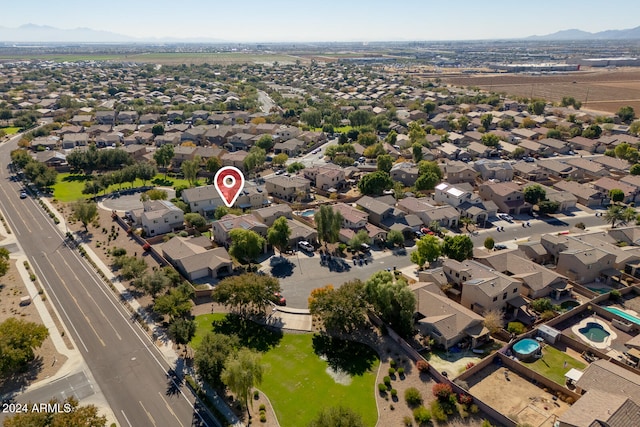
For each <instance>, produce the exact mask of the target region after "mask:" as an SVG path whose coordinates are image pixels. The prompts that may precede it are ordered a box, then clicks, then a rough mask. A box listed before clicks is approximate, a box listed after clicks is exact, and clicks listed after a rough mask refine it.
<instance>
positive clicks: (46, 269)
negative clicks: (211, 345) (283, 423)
mask: <svg viewBox="0 0 640 427" xmlns="http://www.w3.org/2000/svg"><path fill="white" fill-rule="evenodd" d="M12 147H15V141H13V142H12V143H5V144H3V145H2V146H0V163H1V164H2V165H3V167H2V168H1V169H0V209H1V210H2V212H3V213H4V215H5V217H6V220H7V222H8V224H9V226H10V227H11V229H12V230H13V233H14V234H15V236H16V238H17V240H18V242H19V246H20V247H21V249H22V251H23V252H24V254H25V255H26V256H27V258H28V260H29V262H30V263H31V265H32V267H33V269H34V272H35V273H36V275H37V276H38V278H39V279H40V281H41V283H42V285H43V287H44V288H45V290H46V292H47V294H48V296H49V298H50V301H51V303H52V304H53V305H54V306H55V307H56V308H57V311H58V312H59V313H60V315H61V317H62V319H61V320H62V321H63V322H64V323H65V325H66V326H67V329H68V330H69V331H70V334H71V336H72V338H73V341H74V342H75V343H76V345H77V347H78V350H79V351H80V353H81V355H82V357H83V358H84V360H85V362H86V366H87V367H88V368H89V370H90V374H91V375H90V377H91V378H93V379H94V380H95V381H96V382H97V384H98V385H99V388H100V389H101V391H102V393H103V395H104V397H105V398H106V400H107V402H108V404H109V406H110V407H111V409H112V411H113V414H114V416H115V417H116V419H117V421H118V424H119V425H120V426H127V427H133V426H167V427H176V426H183V427H186V426H201V425H202V426H205V425H209V426H216V425H218V423H217V422H216V421H215V420H212V419H210V418H209V415H208V414H207V413H206V411H204V410H203V409H202V408H200V406H199V404H198V403H197V401H196V399H195V397H194V396H193V395H192V393H191V392H190V390H189V389H188V388H187V387H186V386H184V384H176V382H175V379H174V378H171V377H169V376H168V375H167V373H168V372H169V371H170V369H173V368H175V367H174V366H170V364H169V363H168V362H167V361H166V360H165V359H164V358H163V355H162V354H161V353H160V351H159V350H158V349H157V348H156V346H155V345H154V344H153V343H152V341H151V340H150V338H149V337H148V335H147V334H146V333H145V332H144V331H143V330H142V329H141V328H140V326H139V325H138V324H137V322H134V321H133V320H132V316H131V314H130V313H129V312H128V311H127V310H126V309H125V308H124V307H123V306H122V305H121V303H120V302H119V301H118V299H117V298H116V296H115V295H114V294H113V292H112V291H111V290H110V289H109V287H108V286H107V285H105V284H104V283H103V282H102V281H101V280H100V279H99V277H98V276H97V275H96V273H95V272H94V271H93V270H92V269H91V268H90V267H89V266H88V264H87V263H86V261H85V260H84V259H83V258H81V257H80V256H79V255H78V252H77V251H75V250H72V249H70V248H68V247H67V246H66V245H65V244H64V235H63V233H61V232H60V231H59V230H58V228H57V227H55V226H54V224H53V222H52V220H51V218H49V216H48V215H46V214H45V212H44V211H43V210H42V208H40V207H39V206H38V203H37V201H36V200H34V199H32V198H31V197H28V198H26V199H21V198H20V197H19V194H20V190H21V184H20V183H18V182H13V181H11V180H10V171H9V170H8V169H7V168H6V166H7V164H8V163H9V161H10V160H9V159H10V156H9V152H10V150H11V148H12ZM48 387H49V388H51V387H52V386H51V385H50V386H48ZM36 396H37V395H36ZM29 397H32V396H29ZM22 399H23V398H22V397H21V396H17V397H16V401H18V402H20V401H21V400H22Z"/></svg>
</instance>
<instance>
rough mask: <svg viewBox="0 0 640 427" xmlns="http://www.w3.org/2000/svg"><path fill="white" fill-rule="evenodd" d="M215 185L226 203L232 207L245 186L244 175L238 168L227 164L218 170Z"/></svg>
mask: <svg viewBox="0 0 640 427" xmlns="http://www.w3.org/2000/svg"><path fill="white" fill-rule="evenodd" d="M213 185H214V186H215V187H216V190H218V194H220V197H221V198H222V201H223V202H224V204H225V205H226V206H227V207H228V208H230V207H231V206H233V204H234V203H235V202H236V200H237V199H238V196H239V195H240V193H241V192H242V189H243V188H244V175H243V174H242V172H240V170H239V169H238V168H234V167H233V166H225V167H223V168H220V169H219V170H218V172H216V176H215V177H214V178H213Z"/></svg>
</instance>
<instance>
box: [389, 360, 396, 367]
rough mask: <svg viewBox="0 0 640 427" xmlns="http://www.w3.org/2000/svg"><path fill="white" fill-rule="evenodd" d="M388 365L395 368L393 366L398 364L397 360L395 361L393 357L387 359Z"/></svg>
mask: <svg viewBox="0 0 640 427" xmlns="http://www.w3.org/2000/svg"><path fill="white" fill-rule="evenodd" d="M389 365H390V366H391V367H392V368H395V367H396V366H397V365H398V362H396V360H395V359H391V360H390V361H389Z"/></svg>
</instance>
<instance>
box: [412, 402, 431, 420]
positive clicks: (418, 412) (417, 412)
mask: <svg viewBox="0 0 640 427" xmlns="http://www.w3.org/2000/svg"><path fill="white" fill-rule="evenodd" d="M413 419H414V420H416V422H417V423H418V424H426V423H428V422H429V421H431V412H429V410H428V409H427V408H425V407H424V406H419V407H417V408H416V409H414V410H413Z"/></svg>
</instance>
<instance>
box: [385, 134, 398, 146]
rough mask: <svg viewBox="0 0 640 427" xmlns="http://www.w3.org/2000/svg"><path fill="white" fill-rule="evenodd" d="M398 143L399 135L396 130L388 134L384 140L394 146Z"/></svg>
mask: <svg viewBox="0 0 640 427" xmlns="http://www.w3.org/2000/svg"><path fill="white" fill-rule="evenodd" d="M397 141H398V133H397V132H396V131H395V130H392V131H391V132H389V133H388V134H387V136H386V137H385V138H384V142H386V143H388V144H391V145H394V144H395V143H396V142H397Z"/></svg>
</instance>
